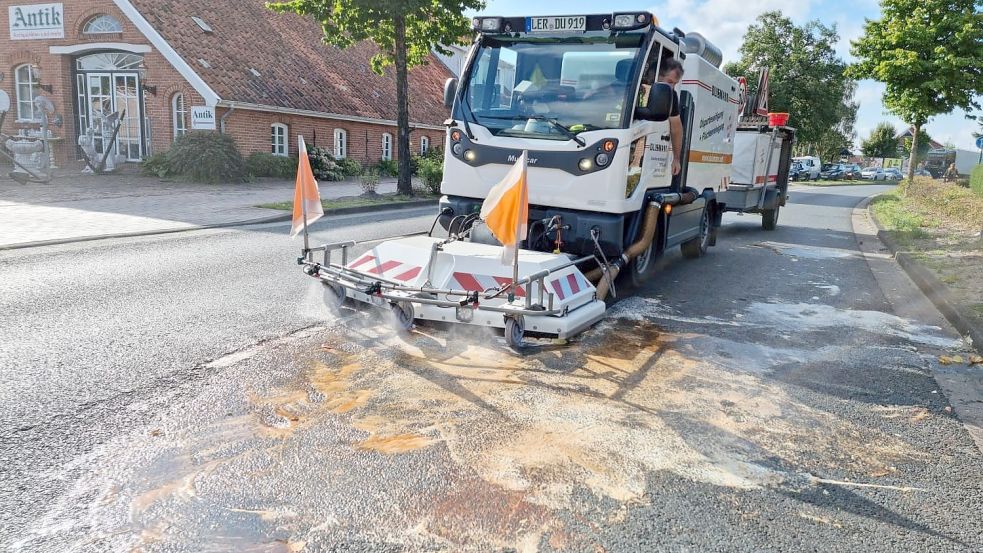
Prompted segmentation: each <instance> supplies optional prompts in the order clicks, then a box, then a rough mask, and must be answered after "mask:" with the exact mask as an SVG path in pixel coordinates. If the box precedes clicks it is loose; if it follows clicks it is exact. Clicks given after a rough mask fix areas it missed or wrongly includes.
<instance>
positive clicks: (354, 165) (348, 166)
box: [337, 157, 362, 177]
mask: <svg viewBox="0 0 983 553" xmlns="http://www.w3.org/2000/svg"><path fill="white" fill-rule="evenodd" d="M337 163H338V167H340V168H341V172H342V173H344V174H345V176H346V177H357V176H359V175H361V174H362V164H361V163H359V162H358V160H357V159H352V158H350V157H346V158H345V159H340V160H338V161H337Z"/></svg>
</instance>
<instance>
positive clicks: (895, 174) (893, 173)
mask: <svg viewBox="0 0 983 553" xmlns="http://www.w3.org/2000/svg"><path fill="white" fill-rule="evenodd" d="M884 176H885V177H887V178H889V179H891V180H901V179H902V178H904V176H903V175H902V174H901V169H898V168H897V167H888V168H887V169H885V170H884Z"/></svg>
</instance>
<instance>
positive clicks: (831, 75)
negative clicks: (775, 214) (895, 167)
mask: <svg viewBox="0 0 983 553" xmlns="http://www.w3.org/2000/svg"><path fill="white" fill-rule="evenodd" d="M837 41H839V34H838V33H837V31H836V26H835V25H834V26H831V27H827V26H825V25H823V24H822V23H820V22H819V21H811V22H809V23H806V24H805V25H803V26H801V27H799V26H796V25H795V24H794V23H792V20H791V19H789V18H788V17H785V16H784V15H782V14H781V12H778V11H771V12H766V13H763V14H761V15H760V16H758V19H757V20H756V22H755V23H754V24H752V25H751V26H749V27H748V30H747V32H746V33H745V34H744V43H743V44H742V45H741V49H740V54H741V58H740V60H738V61H737V62H732V63H729V64H727V65H726V66H725V67H724V71H725V72H727V73H728V74H729V75H734V76H738V75H745V76H748V77H751V76H752V74H753V73H754V72H756V70H757V68H759V67H768V68H769V70H770V83H769V84H770V86H769V89H770V90H769V108H770V109H771V111H787V112H789V113H790V115H791V121H792V123H791V124H792V125H793V126H794V127H796V129H797V130H798V133H797V134H798V139H799V141H800V143H802V144H803V145H805V146H807V147H809V146H813V147H816V146H818V142H819V141H820V140H822V141H823V142H824V143H826V144H827V146H828V143H829V139H830V138H831V137H832V136H833V134H831V133H832V132H833V130H835V129H836V128H837V127H838V126H839V125H840V124H841V123H843V119H844V118H845V117H847V116H848V115H849V113H850V111H851V109H852V110H853V112H854V114H855V112H856V108H855V107H853V108H851V106H850V104H851V103H852V101H851V99H852V96H853V94H852V91H853V88H852V82H851V81H850V80H849V79H847V78H846V77H845V76H844V74H843V71H844V69H845V68H846V63H845V62H844V61H843V60H842V59H840V58H839V57H837V55H836V51H835V49H834V46H835V45H836V43H837ZM748 80H749V84H751V85H752V86H755V85H756V82H755V80H754V79H753V78H749V79H748ZM850 126H851V127H852V124H851V125H850ZM839 132H841V133H843V129H840V131H839ZM852 132H853V131H852V128H851V129H849V132H848V133H846V134H845V139H847V141H852ZM838 150H839V149H838V148H837V152H836V153H837V154H838V153H839V152H838Z"/></svg>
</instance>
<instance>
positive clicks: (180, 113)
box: [171, 92, 188, 140]
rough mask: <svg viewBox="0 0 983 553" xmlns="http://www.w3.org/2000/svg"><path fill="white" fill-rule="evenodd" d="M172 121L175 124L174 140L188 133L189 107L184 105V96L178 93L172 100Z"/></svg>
mask: <svg viewBox="0 0 983 553" xmlns="http://www.w3.org/2000/svg"><path fill="white" fill-rule="evenodd" d="M171 120H172V121H173V123H174V140H177V139H178V137H180V136H184V135H185V134H187V132H188V107H187V105H186V104H185V103H184V94H181V93H180V92H178V93H177V94H175V95H174V97H173V98H171Z"/></svg>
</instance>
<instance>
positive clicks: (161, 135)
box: [0, 0, 452, 166]
mask: <svg viewBox="0 0 983 553" xmlns="http://www.w3.org/2000/svg"><path fill="white" fill-rule="evenodd" d="M263 3H264V2H263V0H197V1H194V2H185V1H178V0H70V1H64V2H60V3H38V2H34V3H29V2H28V1H27V0H13V2H12V3H10V2H4V4H5V6H6V9H2V10H0V18H5V24H4V25H3V27H4V28H5V29H0V33H2V34H0V89H2V90H4V91H6V92H7V94H8V95H9V96H10V99H11V109H10V113H8V115H7V119H6V121H7V123H5V124H4V129H3V132H6V133H7V134H14V133H16V132H17V131H18V130H19V129H28V128H32V127H33V128H37V126H38V123H37V120H38V117H39V116H38V114H37V113H36V112H35V109H34V105H33V103H32V100H33V98H35V97H36V96H38V95H44V96H47V97H48V98H50V99H51V100H52V102H53V104H54V108H55V110H54V114H53V115H52V117H51V119H53V120H55V121H56V122H60V127H55V128H53V129H52V132H53V134H54V137H53V140H52V142H51V145H52V149H53V152H54V157H55V161H56V163H58V164H60V165H68V166H78V165H77V164H78V159H79V158H80V155H79V149H78V147H77V140H78V137H79V135H80V133H84V132H85V130H86V129H87V128H88V127H89V126H90V125H93V123H94V122H97V121H98V120H99V117H101V115H103V114H109V113H113V112H121V111H122V110H124V109H125V110H126V112H125V119H124V120H123V124H122V126H121V129H120V133H119V136H118V138H117V140H116V142H115V148H116V151H117V152H118V153H120V154H121V155H124V156H126V158H127V159H128V160H129V161H138V160H140V159H141V158H144V157H146V156H148V155H150V154H153V153H155V152H161V151H164V150H166V149H167V148H168V147H169V145H170V143H171V142H172V141H173V140H174V139H175V137H176V136H179V135H181V134H183V133H185V132H188V131H189V130H192V128H193V127H196V128H208V127H211V126H214V128H215V129H216V131H218V132H225V133H228V134H229V135H231V136H232V137H233V138H234V139H235V140H236V142H237V144H238V145H239V148H240V150H241V151H242V153H243V155H248V154H250V153H252V152H272V153H274V154H278V155H289V154H296V149H297V135H304V137H305V139H306V140H307V142H308V144H312V143H313V144H315V145H317V146H322V147H328V148H331V149H332V150H333V152H334V153H335V154H336V155H337V156H338V157H351V158H354V159H358V160H360V161H363V162H375V161H378V160H379V159H391V158H395V157H396V153H397V152H396V128H395V119H396V98H395V75H394V72H393V71H391V70H390V71H386V74H385V76H379V75H376V74H375V73H373V72H372V71H371V69H370V67H369V60H370V59H371V57H372V55H373V54H374V53H375V49H374V47H373V46H372V45H371V44H368V43H361V44H357V45H355V46H353V47H351V48H348V49H346V50H339V49H336V48H333V47H330V46H326V45H324V44H322V43H321V29H320V26H319V25H318V24H317V23H316V22H314V21H313V20H311V19H308V18H301V17H299V16H296V15H293V14H283V15H278V14H274V13H272V12H269V11H268V10H266V8H265V7H264V6H263ZM4 31H6V32H4ZM450 76H452V74H451V72H450V71H448V69H447V67H446V66H445V65H444V64H443V63H441V62H440V61H439V60H437V59H436V58H432V59H431V62H430V63H429V64H428V65H426V66H423V67H418V68H415V69H413V70H411V71H410V79H409V80H410V121H411V127H412V128H413V130H412V132H411V148H412V150H413V151H414V152H420V151H421V150H424V149H427V148H429V147H430V145H431V144H433V145H439V144H440V143H441V142H442V140H443V127H442V126H441V122H442V121H443V120H444V119H445V118H446V117H447V110H446V108H444V106H443V102H442V96H443V83H444V80H445V79H446V78H448V77H450ZM207 108H210V109H207ZM106 142H108V138H107V139H106ZM101 148H102V145H101V144H99V149H100V150H101Z"/></svg>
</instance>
